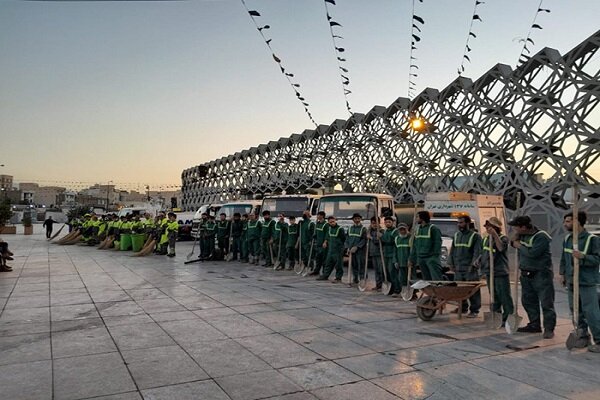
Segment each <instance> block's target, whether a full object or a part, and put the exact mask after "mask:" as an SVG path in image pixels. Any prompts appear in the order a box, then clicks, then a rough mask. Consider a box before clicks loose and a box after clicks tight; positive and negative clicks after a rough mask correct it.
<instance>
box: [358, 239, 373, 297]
mask: <svg viewBox="0 0 600 400" xmlns="http://www.w3.org/2000/svg"><path fill="white" fill-rule="evenodd" d="M370 240H371V235H370V234H368V233H367V245H366V247H367V249H366V250H365V273H364V274H363V276H361V277H360V279H359V281H358V290H360V291H361V292H364V291H365V290H367V268H368V267H369V241H370ZM358 272H359V273H360V271H358Z"/></svg>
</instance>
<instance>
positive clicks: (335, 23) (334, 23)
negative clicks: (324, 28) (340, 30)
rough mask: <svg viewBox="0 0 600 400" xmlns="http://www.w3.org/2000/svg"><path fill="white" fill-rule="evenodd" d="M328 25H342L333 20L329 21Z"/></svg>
mask: <svg viewBox="0 0 600 400" xmlns="http://www.w3.org/2000/svg"><path fill="white" fill-rule="evenodd" d="M329 26H342V25H341V24H339V23H337V22H335V21H329Z"/></svg>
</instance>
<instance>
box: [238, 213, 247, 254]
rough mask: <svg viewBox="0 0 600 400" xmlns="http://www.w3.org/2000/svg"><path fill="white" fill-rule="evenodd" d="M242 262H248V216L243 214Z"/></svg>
mask: <svg viewBox="0 0 600 400" xmlns="http://www.w3.org/2000/svg"><path fill="white" fill-rule="evenodd" d="M241 242H242V243H241V253H240V262H243V263H247V262H248V214H242V237H241Z"/></svg>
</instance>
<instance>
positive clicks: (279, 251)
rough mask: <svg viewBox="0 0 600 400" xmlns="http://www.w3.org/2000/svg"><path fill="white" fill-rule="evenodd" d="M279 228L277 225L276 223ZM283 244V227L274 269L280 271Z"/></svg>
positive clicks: (280, 231)
mask: <svg viewBox="0 0 600 400" xmlns="http://www.w3.org/2000/svg"><path fill="white" fill-rule="evenodd" d="M275 226H277V223H275ZM281 242H283V227H282V228H281V229H279V246H277V261H276V262H274V263H273V269H279V266H280V265H281Z"/></svg>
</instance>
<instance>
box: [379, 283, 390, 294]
mask: <svg viewBox="0 0 600 400" xmlns="http://www.w3.org/2000/svg"><path fill="white" fill-rule="evenodd" d="M381 293H383V294H385V295H388V294H390V293H392V283H391V282H387V281H386V282H383V283H382V284H381Z"/></svg>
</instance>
